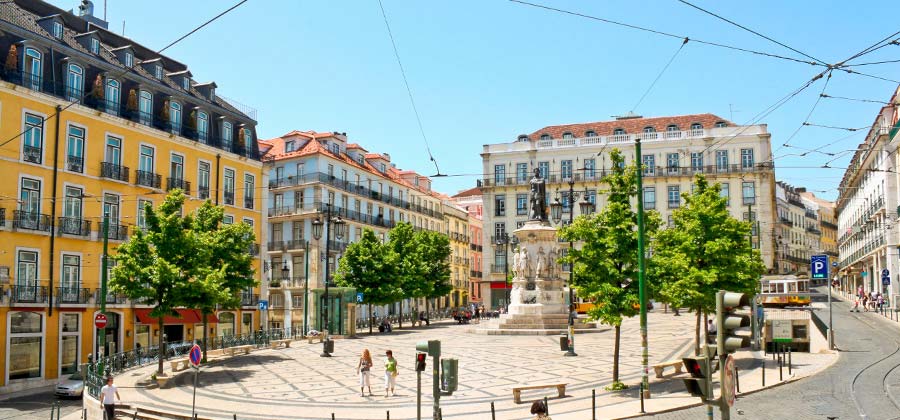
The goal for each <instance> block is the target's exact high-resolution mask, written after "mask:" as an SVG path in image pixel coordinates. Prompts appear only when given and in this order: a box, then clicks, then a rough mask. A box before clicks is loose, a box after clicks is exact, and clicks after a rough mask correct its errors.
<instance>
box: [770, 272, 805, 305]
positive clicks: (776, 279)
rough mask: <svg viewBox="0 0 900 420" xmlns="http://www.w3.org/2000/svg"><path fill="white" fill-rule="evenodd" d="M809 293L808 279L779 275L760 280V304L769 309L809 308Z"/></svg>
mask: <svg viewBox="0 0 900 420" xmlns="http://www.w3.org/2000/svg"><path fill="white" fill-rule="evenodd" d="M809 292H810V291H809V278H807V277H797V276H794V275H779V276H763V277H762V279H760V302H761V303H762V305H763V306H764V307H767V308H784V307H786V306H809V303H810V297H809ZM770 294H771V295H770Z"/></svg>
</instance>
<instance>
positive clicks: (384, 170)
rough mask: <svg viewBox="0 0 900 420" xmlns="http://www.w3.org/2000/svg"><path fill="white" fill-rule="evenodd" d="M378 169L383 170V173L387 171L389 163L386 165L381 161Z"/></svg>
mask: <svg viewBox="0 0 900 420" xmlns="http://www.w3.org/2000/svg"><path fill="white" fill-rule="evenodd" d="M378 170H379V171H381V173H385V172H387V165H385V164H383V163H379V164H378Z"/></svg>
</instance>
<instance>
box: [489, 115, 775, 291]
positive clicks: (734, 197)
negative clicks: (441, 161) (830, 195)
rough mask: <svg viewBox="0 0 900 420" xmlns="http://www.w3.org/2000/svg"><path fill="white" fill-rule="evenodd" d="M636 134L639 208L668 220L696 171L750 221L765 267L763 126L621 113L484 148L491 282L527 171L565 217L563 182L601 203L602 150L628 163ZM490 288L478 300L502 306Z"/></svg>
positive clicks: (524, 204) (499, 272)
mask: <svg viewBox="0 0 900 420" xmlns="http://www.w3.org/2000/svg"><path fill="white" fill-rule="evenodd" d="M636 139H640V140H641V143H642V146H643V151H642V156H641V161H642V162H643V165H644V173H643V177H644V191H643V197H644V207H645V208H647V209H655V210H657V211H659V212H660V214H661V216H662V220H663V221H664V222H666V221H668V222H669V223H671V215H672V211H673V210H675V209H677V208H678V207H679V206H681V204H682V203H683V199H682V197H681V195H682V193H686V192H690V190H691V185H692V181H693V176H694V175H695V174H704V175H706V176H707V177H708V178H709V179H710V180H711V181H713V182H717V183H720V184H721V185H722V194H723V195H724V196H726V197H728V200H729V209H730V210H731V212H732V214H733V215H734V216H735V217H737V218H743V219H744V220H747V219H748V218H749V219H752V220H755V221H758V222H759V223H757V225H756V226H757V228H755V229H754V237H753V241H754V246H755V247H758V248H760V251H761V253H762V258H763V261H764V262H765V264H766V266H767V267H768V268H772V267H773V264H774V243H775V240H774V239H775V238H774V231H773V229H772V226H773V223H772V222H773V221H774V217H775V176H774V171H773V168H772V164H771V162H772V153H771V146H770V135H769V133H768V132H767V131H766V126H765V125H753V126H735V125H734V124H733V123H731V122H728V121H726V120H724V119H722V118H720V117H717V116H715V115H712V114H700V115H683V116H673V117H658V118H643V117H625V118H618V119H616V120H614V121H603V122H595V123H584V124H570V125H555V126H548V127H544V128H542V129H540V130H537V131H535V132H533V133H531V134H527V135H526V134H523V135H520V136H518V138H517V139H516V141H514V142H511V143H499V144H488V145H485V146H484V148H483V152H482V154H481V156H482V161H483V164H484V173H485V175H486V178H485V179H484V180H483V188H482V191H483V197H484V234H483V239H484V243H485V244H490V245H489V246H486V249H485V258H484V260H485V261H484V263H483V271H484V272H485V273H486V274H487V273H489V274H490V281H491V282H492V283H498V282H499V283H501V284H502V283H505V281H504V276H505V275H506V274H505V273H506V255H505V254H506V249H507V248H508V247H506V246H505V245H499V244H498V241H497V240H498V239H501V238H502V237H503V236H504V235H505V234H508V233H509V232H512V231H513V230H515V229H518V228H519V227H521V226H522V225H523V224H524V223H525V221H526V220H527V219H528V191H529V180H530V179H531V176H532V171H533V170H535V169H537V170H539V171H540V173H541V175H542V176H543V177H544V178H545V179H546V181H547V195H548V197H547V198H548V200H552V198H553V197H559V198H560V201H561V202H562V203H563V211H564V212H565V213H566V214H564V217H563V219H568V212H569V211H576V210H575V209H574V208H575V207H578V206H572V205H570V201H571V200H569V198H568V197H567V195H568V194H567V190H568V189H569V185H568V183H569V181H572V182H574V189H575V191H578V192H579V193H580V194H582V195H584V196H586V198H587V199H588V200H590V201H593V202H594V203H595V204H597V206H598V208H602V207H603V205H604V204H605V201H606V198H605V197H604V196H603V194H602V192H599V191H602V189H603V188H604V184H603V182H602V178H603V176H604V174H605V173H606V171H608V170H609V168H610V165H611V164H610V158H609V152H610V151H611V150H612V149H613V148H618V149H620V150H621V151H622V152H623V154H624V156H625V158H626V160H627V161H628V162H634V159H635V156H634V144H635V140H636ZM748 209H749V211H748ZM576 213H577V212H576ZM577 215H578V214H576V216H577ZM763 227H767V228H763ZM487 248H489V249H487ZM490 290H491V291H492V292H493V293H491V298H490V299H488V298H487V297H485V301H486V302H487V301H488V300H490V301H491V303H492V307H493V308H496V307H497V306H498V305H502V303H503V302H504V300H505V290H503V289H501V288H500V287H494V286H493V285H492V286H491V289H490ZM486 306H487V305H486Z"/></svg>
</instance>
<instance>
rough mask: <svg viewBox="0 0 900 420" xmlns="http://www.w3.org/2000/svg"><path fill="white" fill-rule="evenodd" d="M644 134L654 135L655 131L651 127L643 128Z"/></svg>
mask: <svg viewBox="0 0 900 420" xmlns="http://www.w3.org/2000/svg"><path fill="white" fill-rule="evenodd" d="M644 132H645V133H655V132H656V129H655V128H653V127H644Z"/></svg>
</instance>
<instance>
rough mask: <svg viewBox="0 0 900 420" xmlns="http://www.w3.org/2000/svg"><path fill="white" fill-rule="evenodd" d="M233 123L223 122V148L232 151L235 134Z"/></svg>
mask: <svg viewBox="0 0 900 420" xmlns="http://www.w3.org/2000/svg"><path fill="white" fill-rule="evenodd" d="M231 127H232V126H231V123H230V122H228V121H222V148H224V149H227V150H230V149H231V141H232V140H233V136H234V132H233V131H232V128H231Z"/></svg>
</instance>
